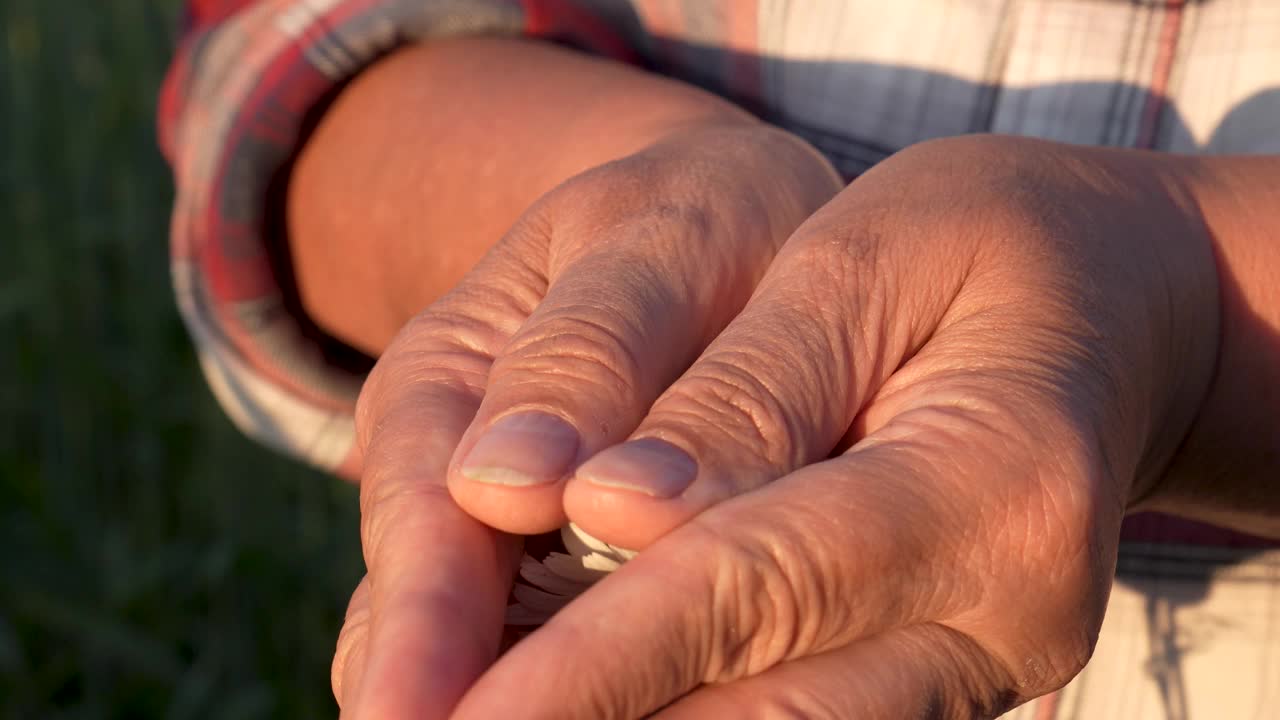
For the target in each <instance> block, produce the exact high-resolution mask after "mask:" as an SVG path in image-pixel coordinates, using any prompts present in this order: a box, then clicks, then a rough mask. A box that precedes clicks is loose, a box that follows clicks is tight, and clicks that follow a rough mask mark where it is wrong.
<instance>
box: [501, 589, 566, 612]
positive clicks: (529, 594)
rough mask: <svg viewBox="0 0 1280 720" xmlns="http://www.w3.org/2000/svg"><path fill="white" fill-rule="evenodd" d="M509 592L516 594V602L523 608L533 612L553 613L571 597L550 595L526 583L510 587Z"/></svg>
mask: <svg viewBox="0 0 1280 720" xmlns="http://www.w3.org/2000/svg"><path fill="white" fill-rule="evenodd" d="M511 593H512V594H513V595H515V596H516V602H518V603H520V604H521V605H523V606H524V607H525V608H527V609H529V610H532V611H534V612H545V613H547V614H548V615H551V614H554V613H555V612H556V611H557V610H559V609H560V608H562V607H564V606H565V605H568V604H569V601H570V600H572V599H573V598H571V597H565V596H564V595H552V594H551V593H549V592H543V591H541V590H539V589H537V588H532V587H529V586H528V585H516V586H515V587H513V588H511Z"/></svg>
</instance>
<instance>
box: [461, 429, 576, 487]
mask: <svg viewBox="0 0 1280 720" xmlns="http://www.w3.org/2000/svg"><path fill="white" fill-rule="evenodd" d="M578 442H579V440H578V431H577V430H574V429H573V426H571V425H569V423H567V422H565V421H564V420H561V419H560V418H558V417H556V416H555V415H549V414H547V413H543V412H523V413H517V414H515V415H508V416H506V417H504V418H502V419H501V420H498V421H497V422H495V423H494V424H493V425H491V426H489V429H488V430H485V431H484V433H482V434H481V435H480V439H479V440H478V441H476V444H475V445H473V446H471V452H469V453H467V457H466V459H465V460H463V461H462V465H461V467H460V468H459V472H461V473H462V476H463V477H465V478H467V479H468V480H475V481H476V482H482V483H491V484H493V485H507V486H510V487H527V486H530V485H545V484H549V483H553V482H555V481H557V480H559V479H560V478H562V477H564V476H565V475H566V474H567V473H568V472H569V469H570V467H572V465H573V462H574V460H575V459H576V458H577V455H578Z"/></svg>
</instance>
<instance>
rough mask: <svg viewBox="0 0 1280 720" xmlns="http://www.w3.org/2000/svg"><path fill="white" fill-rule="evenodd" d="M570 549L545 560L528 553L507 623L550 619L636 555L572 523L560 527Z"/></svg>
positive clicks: (526, 622) (562, 538) (543, 621)
mask: <svg viewBox="0 0 1280 720" xmlns="http://www.w3.org/2000/svg"><path fill="white" fill-rule="evenodd" d="M560 539H561V540H562V541H563V542H564V547H565V550H567V552H552V553H550V554H549V555H547V557H546V558H545V559H543V560H542V561H538V560H537V559H535V558H533V557H532V556H530V555H529V554H527V553H526V554H525V556H524V558H522V559H521V560H520V577H519V579H517V580H516V584H515V587H513V588H512V590H511V592H512V595H514V596H515V600H516V602H515V604H514V605H511V606H509V607H508V608H507V619H506V621H507V624H508V625H516V626H538V625H541V624H543V623H545V622H546V621H547V620H549V619H551V616H552V615H555V614H556V612H558V611H559V610H560V608H562V607H564V606H565V605H568V604H569V601H570V600H573V599H574V598H575V597H577V596H579V595H581V594H582V593H583V592H584V591H585V590H586V589H587V588H589V587H591V586H592V585H594V584H596V583H597V582H599V580H600V579H601V578H603V577H604V576H605V575H608V574H609V573H611V572H613V571H614V570H617V569H618V568H620V567H622V564H623V563H625V562H626V561H628V560H630V559H631V558H633V557H635V556H636V553H635V551H634V550H626V549H624V548H620V547H617V546H614V545H610V544H609V543H607V542H604V541H603V540H598V539H596V538H594V537H591V536H590V535H588V534H587V533H586V531H585V530H583V529H582V528H580V527H578V526H577V525H574V524H573V523H569V524H568V525H566V526H565V527H563V528H561V529H560Z"/></svg>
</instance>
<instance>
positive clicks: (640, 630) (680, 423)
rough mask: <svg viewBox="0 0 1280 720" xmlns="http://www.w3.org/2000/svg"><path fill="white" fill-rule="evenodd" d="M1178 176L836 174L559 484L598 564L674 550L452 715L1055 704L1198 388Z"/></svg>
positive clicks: (1193, 242) (1166, 162)
mask: <svg viewBox="0 0 1280 720" xmlns="http://www.w3.org/2000/svg"><path fill="white" fill-rule="evenodd" d="M1192 163H1193V161H1191V160H1186V159H1178V158H1168V157H1156V156H1153V155H1150V154H1143V153H1130V152H1123V151H1113V150H1097V149H1083V148H1075V147H1070V146H1062V145H1055V144H1050V143H1044V142H1038V141H1029V140H1013V139H1001V138H967V139H955V140H947V141H939V142H933V143H928V144H925V145H922V146H918V147H916V148H913V149H911V150H908V151H906V152H904V153H901V154H899V155H898V156H896V157H894V158H891V159H890V160H888V161H886V162H885V163H883V164H882V165H880V166H878V167H877V168H875V169H873V170H872V171H871V172H869V173H867V174H866V175H864V176H863V177H861V178H859V179H858V180H857V181H855V182H854V183H853V184H852V185H851V186H850V187H849V188H847V189H846V190H845V191H844V192H842V193H841V194H840V195H839V196H838V197H837V198H836V199H835V200H833V201H832V202H831V203H829V204H828V205H827V206H826V207H824V208H823V209H822V210H820V211H819V212H818V213H817V214H815V215H814V216H813V217H812V218H811V219H810V220H809V221H807V222H806V223H805V224H804V225H803V226H802V227H801V228H800V229H799V230H798V231H797V232H796V233H795V234H794V235H793V236H792V238H791V239H790V240H789V241H788V242H787V244H786V245H785V247H784V248H783V249H782V251H781V252H780V254H779V255H778V257H777V259H776V260H775V262H774V263H773V265H772V266H771V268H770V269H769V271H768V273H767V275H766V276H765V277H764V279H763V280H762V282H761V284H760V286H759V287H758V289H757V291H756V293H755V295H754V296H753V297H752V299H751V301H750V303H748V305H747V306H746V308H745V309H744V310H743V311H742V313H741V315H739V316H738V317H737V318H736V319H735V320H734V321H733V322H732V323H731V324H730V325H729V326H728V327H727V328H726V329H725V330H724V332H723V333H722V334H721V335H720V336H719V337H718V338H717V339H716V340H715V341H714V342H713V343H712V344H711V345H710V346H709V347H708V348H707V350H706V352H705V353H704V354H703V355H702V356H701V358H700V359H699V360H698V361H697V362H696V363H695V364H694V365H693V366H692V368H691V369H689V370H688V372H686V373H685V374H684V375H683V376H682V377H681V378H680V379H679V380H678V381H677V382H675V384H674V385H673V386H672V387H671V388H670V389H668V390H667V391H666V392H665V393H664V394H663V395H662V396H661V397H660V398H659V399H658V400H657V401H656V403H655V405H654V406H653V408H652V410H651V411H650V412H649V414H648V415H647V416H646V417H645V418H644V419H643V420H642V421H641V422H640V423H639V426H638V428H637V429H636V430H635V432H634V433H632V435H631V438H632V439H631V440H630V441H629V442H627V443H624V444H622V445H620V446H618V447H614V448H611V449H608V450H605V451H603V452H601V453H599V454H597V455H595V456H594V457H592V458H591V459H590V460H588V461H587V462H585V464H583V465H582V466H581V467H580V468H579V469H578V470H577V472H576V474H575V476H574V477H573V479H572V480H570V482H569V483H568V485H567V487H566V489H565V503H566V507H567V508H568V514H569V516H570V518H571V519H572V520H573V521H575V522H577V523H578V524H579V525H581V526H582V527H583V528H585V529H586V530H587V531H588V532H590V533H592V534H593V535H595V536H597V537H599V538H601V539H603V540H606V541H608V542H613V543H618V544H623V545H633V546H638V545H643V544H645V542H647V541H651V540H653V539H654V538H655V537H657V536H656V535H653V534H652V533H650V532H649V531H650V530H652V529H655V528H667V527H677V526H678V527H677V529H675V530H674V531H672V532H670V534H667V535H666V536H665V537H661V539H658V540H657V541H656V542H654V543H653V544H652V545H650V546H649V547H648V548H647V549H646V550H645V551H644V552H642V553H641V554H640V556H639V557H638V558H637V559H635V560H633V561H632V562H631V563H629V564H628V565H626V566H624V567H623V568H622V569H621V570H619V571H618V572H616V573H615V574H613V575H612V576H610V577H608V578H606V579H605V580H604V581H602V582H601V583H599V584H597V585H596V586H595V587H593V588H592V589H591V590H589V591H588V592H587V593H586V594H585V595H583V596H582V597H580V598H579V599H577V600H576V601H574V602H573V603H571V604H570V605H569V606H568V607H567V608H566V609H565V610H564V611H562V612H561V613H560V614H559V615H557V616H556V617H554V618H553V619H552V620H551V621H550V622H549V623H548V624H547V625H546V626H544V627H543V628H541V629H539V630H538V631H536V632H535V633H533V634H532V635H531V636H530V637H528V638H527V639H525V640H524V641H522V642H521V643H520V644H518V645H516V646H515V647H514V648H513V649H512V650H511V651H510V652H508V653H507V654H506V655H504V656H503V657H502V658H501V659H500V660H499V661H498V662H497V663H496V664H495V665H494V666H493V667H492V669H490V670H489V671H488V672H487V673H486V674H485V675H484V676H483V677H481V679H480V680H479V681H478V682H477V683H476V685H475V686H474V687H473V688H472V689H471V691H470V692H469V693H468V694H467V696H466V697H465V698H464V700H463V702H462V704H461V705H460V706H459V708H458V715H457V716H458V717H460V718H466V719H472V718H475V719H483V718H495V717H529V718H633V717H640V716H643V715H645V714H647V713H650V712H652V711H655V710H657V709H659V708H664V707H666V709H665V710H663V711H662V712H661V713H660V717H664V718H665V717H673V718H683V717H689V718H708V717H806V718H851V717H857V718H901V717H955V718H968V717H991V716H994V715H997V714H999V713H1000V712H1003V711H1004V710H1005V709H1007V708H1009V707H1011V706H1012V705H1015V704H1017V703H1019V702H1022V701H1025V700H1027V699H1029V698H1032V697H1035V696H1037V695H1040V694H1042V693H1045V692H1048V691H1051V690H1053V689H1055V688H1057V687H1060V686H1061V685H1063V684H1064V683H1065V682H1066V681H1068V680H1069V679H1070V678H1071V677H1073V676H1074V675H1075V674H1076V673H1077V672H1078V671H1079V670H1080V669H1081V667H1082V666H1083V665H1084V663H1085V662H1086V660H1087V659H1088V657H1089V655H1090V652H1091V650H1092V646H1093V643H1094V641H1095V638H1096V634H1097V631H1098V629H1099V627H1100V624H1101V620H1102V614H1103V610H1104V607H1105V603H1106V598H1107V594H1108V591H1109V587H1110V582H1111V577H1112V573H1113V569H1114V562H1115V557H1116V550H1117V538H1118V534H1119V526H1120V521H1121V518H1122V516H1123V514H1124V512H1125V510H1126V507H1127V506H1128V505H1130V504H1131V503H1132V502H1134V501H1135V500H1136V499H1138V498H1140V497H1142V496H1144V495H1146V494H1147V493H1149V492H1151V491H1152V490H1153V488H1155V487H1156V483H1157V479H1158V478H1159V476H1160V474H1161V472H1162V469H1163V468H1164V466H1165V465H1166V464H1167V463H1168V461H1169V459H1170V457H1171V456H1172V455H1173V453H1174V451H1175V449H1176V448H1177V446H1178V443H1179V441H1180V439H1181V438H1182V436H1183V435H1184V433H1185V432H1186V430H1187V428H1188V426H1189V424H1190V422H1191V421H1192V418H1193V417H1194V415H1195V413H1196V410H1197V407H1198V405H1199V403H1200V401H1201V398H1202V397H1203V394H1204V393H1205V391H1206V387H1207V384H1208V382H1209V378H1210V377H1211V373H1212V365H1213V361H1214V357H1215V353H1216V342H1217V340H1216V337H1217V335H1216V334H1217V327H1216V324H1217V305H1216V303H1217V296H1216V282H1217V280H1216V274H1215V270H1214V259H1213V257H1212V254H1211V249H1210V248H1211V245H1210V239H1209V237H1208V231H1207V230H1206V228H1205V226H1204V222H1203V221H1202V219H1201V218H1200V216H1199V214H1198V211H1197V208H1196V205H1195V203H1194V202H1193V200H1192V197H1191V195H1190V193H1189V191H1188V189H1187V187H1186V184H1185V183H1184V182H1183V180H1184V178H1189V177H1192V176H1193V174H1194V173H1193V172H1192V170H1194V166H1193V165H1192ZM633 337H634V336H631V335H628V336H625V337H623V338H621V341H622V342H624V343H626V342H629V341H630V340H632V338H633ZM517 346H519V344H517ZM631 347H632V348H643V347H645V346H644V345H638V344H633V345H631ZM593 349H594V348H584V349H583V356H584V357H592V358H594V359H595V360H596V361H607V362H610V363H614V364H613V365H611V367H620V368H623V369H624V370H623V372H624V373H629V372H632V371H633V369H634V368H639V367H643V366H644V365H645V363H646V362H652V360H651V359H649V358H634V357H633V356H631V355H630V354H627V353H617V354H609V355H606V356H602V357H601V356H593V355H591V351H592V350H593ZM663 367H664V369H670V368H671V367H672V366H669V365H667V366H663ZM623 377H629V376H628V375H625V374H624V375H623ZM619 386H620V387H627V386H628V385H627V383H619ZM643 387H644V388H646V390H648V389H650V388H652V387H654V385H651V384H645V385H644V386H643ZM583 397H592V393H591V392H585V393H584V395H583ZM577 399H578V396H574V397H567V398H558V399H555V400H554V402H552V404H551V407H555V408H556V409H557V410H556V411H557V413H558V412H560V411H561V408H563V407H565V405H561V404H559V403H560V402H564V403H569V402H573V401H576V400H577ZM486 402H488V400H487V399H486ZM630 420H631V418H630V416H624V417H622V418H619V421H620V424H622V425H626V424H629V423H630ZM613 427H617V424H615V425H613ZM590 447H592V448H594V447H597V445H596V444H595V443H594V442H593V443H591V445H590ZM513 462H514V461H513ZM778 478H780V479H778ZM683 480H688V481H689V482H690V483H691V484H688V486H687V487H683V486H682V481H683ZM711 505H714V507H711V508H710V509H708V510H705V512H701V514H697V512H698V511H699V510H702V509H704V508H707V507H708V506H711ZM690 518H692V519H690ZM513 524H514V523H513ZM637 528H640V529H639V530H637Z"/></svg>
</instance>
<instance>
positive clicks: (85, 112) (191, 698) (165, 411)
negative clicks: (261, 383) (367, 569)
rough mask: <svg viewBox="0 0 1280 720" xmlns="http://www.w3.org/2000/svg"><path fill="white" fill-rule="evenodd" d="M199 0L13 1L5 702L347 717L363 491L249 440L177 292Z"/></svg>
mask: <svg viewBox="0 0 1280 720" xmlns="http://www.w3.org/2000/svg"><path fill="white" fill-rule="evenodd" d="M177 9H178V1H177V0H109V1H108V0H89V1H85V0H0V42H2V43H3V47H2V49H0V103H2V104H0V137H2V138H3V146H2V150H0V152H2V153H3V155H0V718H23V719H27V718H206V717H208V718H235V719H236V720H245V719H248V718H260V717H306V718H314V717H332V716H334V715H336V708H335V706H334V703H333V699H332V696H331V694H330V691H329V679H328V665H329V659H330V655H331V653H332V649H333V644H334V640H335V638H336V636H337V632H338V629H339V624H340V622H341V616H342V611H343V609H344V607H345V604H346V599H347V596H348V593H349V592H350V590H351V589H352V588H353V587H354V586H355V582H356V581H357V579H358V576H359V574H360V572H361V567H362V566H361V561H360V555H359V544H358V539H357V517H356V501H355V493H354V490H353V489H352V488H350V487H348V486H345V485H343V484H342V483H339V482H337V481H334V480H330V479H328V478H326V477H324V476H321V475H319V474H316V473H313V472H310V471H307V470H305V469H303V468H301V467H298V466H296V465H294V464H292V463H290V462H289V461H287V460H284V459H281V458H278V457H275V456H273V455H272V454H270V453H269V452H267V451H265V450H262V449H260V448H258V447H256V446H254V445H251V444H250V443H249V441H247V440H245V439H244V438H243V437H241V436H240V435H239V434H238V433H237V432H236V431H235V430H234V429H233V428H232V426H231V425H230V423H229V422H228V421H227V420H226V419H225V418H224V416H223V415H222V413H221V412H220V411H219V409H218V408H217V406H216V405H215V403H214V401H213V398H212V397H211V395H210V394H209V392H208V391H207V390H206V388H205V386H204V383H203V381H202V379H201V377H200V375H199V372H198V369H197V366H196V362H195V358H194V356H193V353H192V350H191V348H190V345H189V343H188V341H187V338H186V336H185V333H184V331H183V329H182V325H181V322H180V321H179V318H178V315H177V311H176V309H175V308H174V306H173V301H172V297H171V292H170V289H169V268H168V253H167V249H166V235H167V220H168V210H169V203H170V200H171V196H172V190H171V187H170V180H169V174H168V171H167V169H166V167H165V166H164V164H163V162H162V160H161V158H160V156H159V154H158V151H157V150H156V142H155V127H154V119H153V118H154V115H155V102H156V92H157V88H158V86H159V83H160V79H161V76H162V73H163V71H164V68H165V65H166V63H167V60H168V57H169V54H170V52H171V50H172V47H173V42H174V29H175V27H176V15H177Z"/></svg>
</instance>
